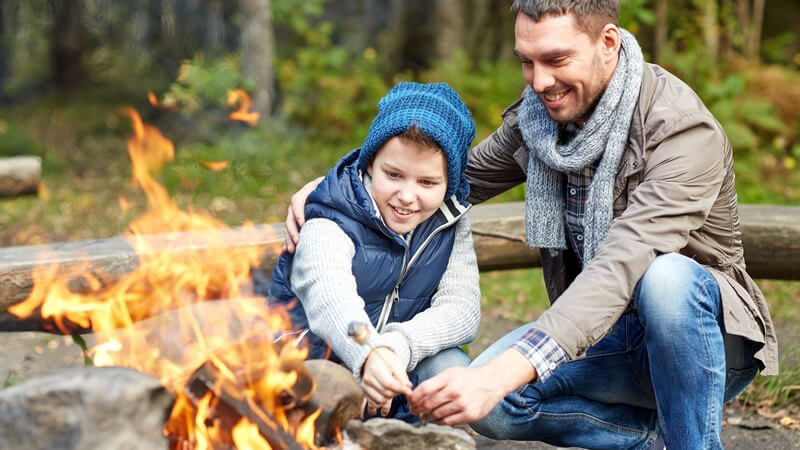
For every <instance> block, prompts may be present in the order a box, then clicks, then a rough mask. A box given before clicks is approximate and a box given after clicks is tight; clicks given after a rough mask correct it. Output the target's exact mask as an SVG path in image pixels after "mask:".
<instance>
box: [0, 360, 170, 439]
mask: <svg viewBox="0 0 800 450" xmlns="http://www.w3.org/2000/svg"><path fill="white" fill-rule="evenodd" d="M172 404H173V397H172V395H171V394H170V393H169V392H168V391H167V390H166V389H164V387H163V386H162V385H161V383H159V382H158V380H156V379H155V378H152V377H150V376H148V375H144V374H142V373H140V372H137V371H135V370H131V369H125V368H119V367H87V368H79V369H69V370H65V371H62V372H58V373H54V374H51V375H47V376H43V377H39V378H33V379H31V380H29V381H27V382H25V383H23V384H19V385H16V386H13V387H11V388H8V389H5V390H2V391H0V449H21V448H24V449H32V450H36V449H43V450H44V449H76V450H79V449H86V450H89V449H99V448H113V449H158V448H163V449H166V448H167V440H166V438H165V437H164V436H163V433H162V428H163V427H164V423H165V422H166V420H167V417H168V416H169V413H170V410H171V409H172Z"/></svg>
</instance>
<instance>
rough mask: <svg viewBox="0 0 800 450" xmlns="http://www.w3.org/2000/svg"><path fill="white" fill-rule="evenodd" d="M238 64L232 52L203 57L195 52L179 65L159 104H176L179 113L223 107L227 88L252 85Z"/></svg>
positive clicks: (236, 57) (247, 87)
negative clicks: (174, 77) (179, 110)
mask: <svg viewBox="0 0 800 450" xmlns="http://www.w3.org/2000/svg"><path fill="white" fill-rule="evenodd" d="M239 66H240V65H239V57H238V55H236V54H230V55H226V56H223V57H220V58H206V57H205V56H204V55H203V54H202V53H198V54H197V55H195V57H194V58H192V59H191V60H187V61H184V62H183V63H182V64H181V67H180V70H179V71H178V78H177V80H176V81H175V82H174V83H172V85H171V86H170V87H169V90H168V91H167V92H166V93H165V94H164V98H163V100H162V103H163V104H164V105H165V106H168V107H169V106H179V107H180V109H181V111H182V113H183V114H193V113H196V112H198V111H202V110H204V109H207V108H219V107H224V106H225V104H226V102H227V94H228V91H229V90H232V89H236V88H244V89H246V90H247V89H249V88H251V87H252V82H250V81H249V80H247V79H246V78H244V77H243V76H242V73H241V71H240V70H239Z"/></svg>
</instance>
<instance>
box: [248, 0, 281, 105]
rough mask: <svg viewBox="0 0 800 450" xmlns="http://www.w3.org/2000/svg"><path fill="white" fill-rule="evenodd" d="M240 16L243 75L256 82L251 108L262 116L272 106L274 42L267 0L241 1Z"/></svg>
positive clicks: (268, 0) (268, 1)
mask: <svg viewBox="0 0 800 450" xmlns="http://www.w3.org/2000/svg"><path fill="white" fill-rule="evenodd" d="M240 6H241V12H242V17H244V23H243V24H242V44H241V45H242V75H244V76H245V77H247V78H249V79H251V80H253V81H254V82H255V91H254V95H253V110H255V111H258V113H259V114H260V115H261V118H262V119H264V118H266V117H268V116H269V114H270V112H271V109H272V98H273V79H274V74H273V71H272V59H273V54H274V51H275V43H274V37H273V31H272V14H271V11H270V0H240Z"/></svg>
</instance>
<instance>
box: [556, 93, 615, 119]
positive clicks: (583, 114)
mask: <svg viewBox="0 0 800 450" xmlns="http://www.w3.org/2000/svg"><path fill="white" fill-rule="evenodd" d="M605 93H606V90H605V89H603V90H602V91H600V92H598V93H597V95H596V96H595V97H594V99H593V100H592V101H591V102H590V103H589V104H587V105H586V106H585V107H584V108H582V109H579V110H578V111H577V112H575V114H572V115H571V116H569V117H567V118H566V119H561V120H558V119H556V118H555V117H553V116H552V115H551V116H550V118H551V119H553V120H555V121H556V122H557V123H560V124H562V125H566V124H568V123H576V124H578V126H583V124H585V123H586V122H588V121H589V118H590V117H592V113H594V110H595V108H597V104H598V103H600V99H601V98H603V94H605Z"/></svg>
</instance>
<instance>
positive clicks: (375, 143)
mask: <svg viewBox="0 0 800 450" xmlns="http://www.w3.org/2000/svg"><path fill="white" fill-rule="evenodd" d="M414 128H416V129H417V131H418V132H417V131H414V130H413V129H414ZM401 135H407V136H406V137H404V139H406V138H409V139H412V140H414V141H416V140H417V139H419V140H421V141H422V140H423V138H424V139H425V140H424V145H425V146H427V147H433V148H439V149H441V151H442V154H444V158H445V161H446V162H447V190H446V191H445V194H444V198H445V199H447V198H450V197H451V196H452V195H454V194H457V196H458V198H459V199H460V200H461V199H466V197H467V193H469V183H468V182H467V181H466V178H465V177H464V169H466V167H467V154H468V153H469V147H470V144H472V140H473V139H475V122H473V121H472V114H470V112H469V109H468V108H467V105H465V104H464V102H463V101H461V97H459V96H458V94H457V93H456V91H454V90H453V88H451V87H450V86H448V85H447V84H445V83H432V84H418V83H410V82H402V83H397V85H395V87H393V88H392V89H391V90H390V91H389V92H388V93H387V94H386V95H385V96H384V97H383V98H382V99H381V100H380V102H378V115H376V116H375V119H373V120H372V125H370V127H369V133H367V137H366V138H365V139H364V145H362V146H361V150H360V152H359V155H358V168H359V169H360V170H366V168H367V165H368V164H369V163H370V162H371V161H372V158H374V157H375V154H376V153H377V152H378V150H380V149H381V148H382V147H383V145H384V144H385V143H386V141H388V140H389V139H391V138H393V137H395V136H401ZM431 142H432V143H433V144H434V145H433V146H431V145H429V144H430V143H431Z"/></svg>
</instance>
